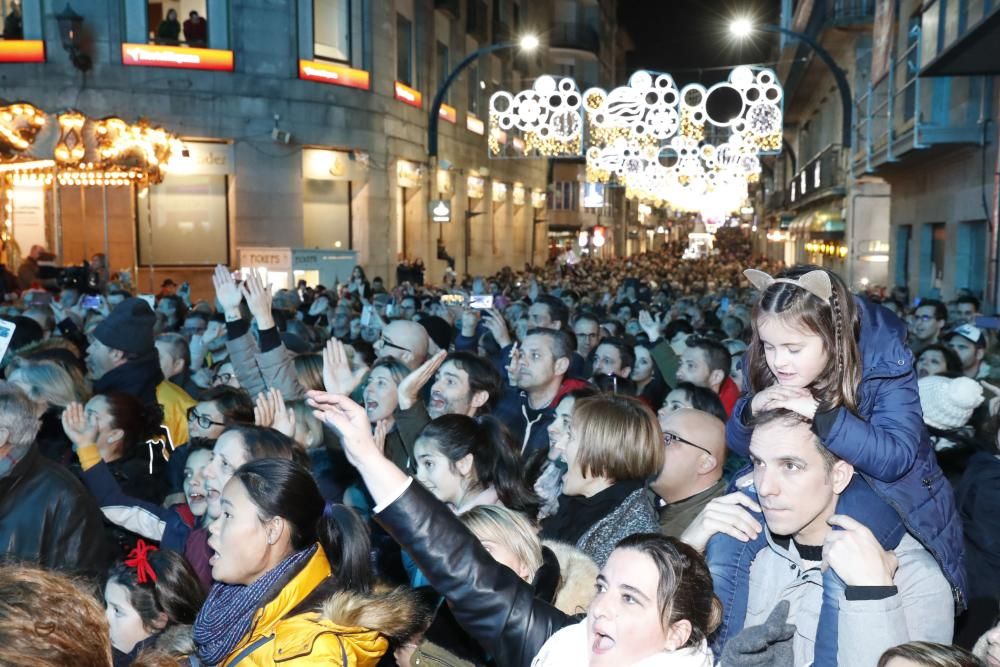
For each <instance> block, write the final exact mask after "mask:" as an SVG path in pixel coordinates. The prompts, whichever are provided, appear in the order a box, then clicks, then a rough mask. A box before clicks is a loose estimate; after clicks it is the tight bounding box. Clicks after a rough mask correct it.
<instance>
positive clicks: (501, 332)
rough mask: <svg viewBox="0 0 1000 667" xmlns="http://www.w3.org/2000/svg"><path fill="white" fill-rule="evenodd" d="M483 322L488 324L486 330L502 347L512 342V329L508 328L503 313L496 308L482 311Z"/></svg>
mask: <svg viewBox="0 0 1000 667" xmlns="http://www.w3.org/2000/svg"><path fill="white" fill-rule="evenodd" d="M482 313H483V317H484V318H485V319H484V320H483V324H484V325H485V326H486V330H487V331H489V332H490V334H492V335H493V339H494V340H495V341H496V342H497V345H499V346H500V347H507V346H508V345H510V344H511V342H512V341H511V337H510V331H509V330H508V329H507V322H505V321H504V319H503V315H501V314H500V312H499V311H497V310H495V309H492V308H491V309H490V310H484V311H482Z"/></svg>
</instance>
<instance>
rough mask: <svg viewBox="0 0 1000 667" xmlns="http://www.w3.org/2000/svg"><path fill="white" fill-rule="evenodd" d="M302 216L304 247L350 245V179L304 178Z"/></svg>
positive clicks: (344, 246) (323, 247)
mask: <svg viewBox="0 0 1000 667" xmlns="http://www.w3.org/2000/svg"><path fill="white" fill-rule="evenodd" d="M302 218H303V230H302V231H303V238H302V240H303V245H304V246H305V247H306V248H321V249H323V250H329V249H331V248H343V249H347V248H350V247H351V242H352V240H353V239H352V238H351V182H350V181H331V180H320V179H315V178H306V179H304V180H303V192H302Z"/></svg>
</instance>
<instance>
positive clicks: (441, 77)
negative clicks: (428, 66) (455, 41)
mask: <svg viewBox="0 0 1000 667" xmlns="http://www.w3.org/2000/svg"><path fill="white" fill-rule="evenodd" d="M437 71H438V80H437V85H438V88H440V87H441V86H442V85H443V84H444V82H445V79H447V78H448V75H449V74H450V73H451V63H450V62H448V45H447V44H444V43H442V42H438V43H437ZM450 92H451V91H450V90H449V91H448V92H446V93H445V95H444V101H445V102H448V101H449V100H450V99H451V95H450Z"/></svg>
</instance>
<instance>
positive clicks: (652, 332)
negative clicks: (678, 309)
mask: <svg viewBox="0 0 1000 667" xmlns="http://www.w3.org/2000/svg"><path fill="white" fill-rule="evenodd" d="M662 324H663V315H657V316H656V319H653V316H652V315H650V314H649V311H648V310H642V311H639V326H640V327H642V330H643V331H645V332H646V335H647V336H649V342H650V343H655V342H656V341H658V340H659V339H660V331H661V328H660V327H661V325H662Z"/></svg>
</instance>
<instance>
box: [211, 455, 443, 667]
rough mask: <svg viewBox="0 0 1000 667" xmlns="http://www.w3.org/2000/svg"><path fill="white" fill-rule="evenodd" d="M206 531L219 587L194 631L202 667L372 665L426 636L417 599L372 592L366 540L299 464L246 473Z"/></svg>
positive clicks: (266, 462)
mask: <svg viewBox="0 0 1000 667" xmlns="http://www.w3.org/2000/svg"><path fill="white" fill-rule="evenodd" d="M221 503H222V515H221V516H220V517H219V518H218V519H216V520H215V521H214V522H213V523H212V524H211V526H210V527H209V532H210V534H211V536H210V537H209V540H208V545H209V547H210V548H211V549H212V550H213V551H214V552H215V554H214V555H213V556H212V558H211V560H210V563H211V565H212V578H213V579H215V581H216V582H217V583H216V584H215V586H213V587H212V590H211V592H210V593H209V596H208V599H207V600H206V602H205V606H204V607H203V608H202V610H201V613H199V615H198V619H197V620H196V621H195V625H194V641H195V645H196V647H197V661H195V660H192V663H195V664H199V663H200V664H202V665H220V666H222V667H235V666H237V665H239V667H251V666H256V665H294V666H295V667H300V666H302V665H324V666H327V665H334V666H337V665H339V666H342V667H365V666H368V665H372V666H374V665H375V664H376V663H377V662H378V661H379V659H380V658H381V657H382V655H383V654H384V653H385V652H386V651H387V650H388V649H389V643H390V641H394V642H399V641H402V640H404V639H406V638H407V637H409V636H410V635H412V634H413V633H414V632H416V631H418V630H421V629H422V626H423V624H424V623H425V622H426V620H427V619H426V618H425V617H424V614H422V613H421V611H419V608H420V607H419V605H418V604H417V603H416V600H415V598H414V597H413V595H412V594H411V593H409V592H408V591H406V590H405V589H399V590H396V591H392V592H387V593H373V592H372V575H371V570H370V556H369V553H370V546H369V538H368V534H367V531H366V529H365V526H364V524H363V523H362V522H361V520H360V518H358V516H357V515H356V514H354V512H353V511H352V510H350V509H348V508H346V507H343V506H327V505H326V504H325V503H324V501H323V498H322V496H321V495H320V493H319V490H318V489H317V488H316V483H315V482H314V481H313V479H312V477H311V476H310V475H309V472H308V471H307V470H306V469H305V468H303V467H302V466H300V465H298V464H296V463H293V462H292V461H287V460H284V459H259V460H256V461H251V462H250V463H246V464H244V465H243V466H241V467H240V468H239V469H238V470H237V471H236V473H235V474H234V475H233V477H232V479H231V480H230V481H229V482H228V483H227V484H226V486H225V488H224V489H223V492H222V501H221Z"/></svg>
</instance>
